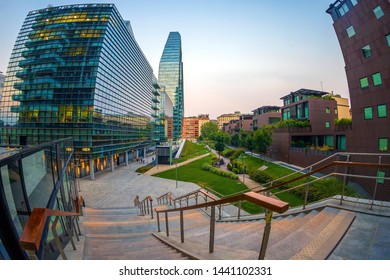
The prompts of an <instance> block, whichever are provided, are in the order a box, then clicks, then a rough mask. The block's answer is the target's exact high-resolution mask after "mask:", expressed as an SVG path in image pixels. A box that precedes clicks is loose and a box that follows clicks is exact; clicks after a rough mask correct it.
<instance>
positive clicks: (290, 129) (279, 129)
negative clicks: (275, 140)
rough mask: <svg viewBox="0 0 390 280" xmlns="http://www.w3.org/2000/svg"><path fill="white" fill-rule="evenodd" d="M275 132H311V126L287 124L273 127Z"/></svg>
mask: <svg viewBox="0 0 390 280" xmlns="http://www.w3.org/2000/svg"><path fill="white" fill-rule="evenodd" d="M273 132H274V133H286V132H288V133H295V132H311V126H303V127H299V126H285V127H277V128H274V129H273Z"/></svg>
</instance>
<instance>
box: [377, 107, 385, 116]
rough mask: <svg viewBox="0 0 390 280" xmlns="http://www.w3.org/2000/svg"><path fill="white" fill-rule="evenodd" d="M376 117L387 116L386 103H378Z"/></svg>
mask: <svg viewBox="0 0 390 280" xmlns="http://www.w3.org/2000/svg"><path fill="white" fill-rule="evenodd" d="M377 109H378V118H386V117H387V109H386V104H382V105H378V107H377Z"/></svg>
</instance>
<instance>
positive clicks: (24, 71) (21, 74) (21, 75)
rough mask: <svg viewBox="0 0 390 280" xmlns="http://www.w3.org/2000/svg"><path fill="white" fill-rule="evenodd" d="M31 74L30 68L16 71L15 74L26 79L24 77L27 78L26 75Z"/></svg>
mask: <svg viewBox="0 0 390 280" xmlns="http://www.w3.org/2000/svg"><path fill="white" fill-rule="evenodd" d="M30 75H31V71H29V70H22V71H18V72H16V74H15V76H16V77H17V78H19V79H24V78H26V77H28V76H30Z"/></svg>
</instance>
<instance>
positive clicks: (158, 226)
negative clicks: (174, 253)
mask: <svg viewBox="0 0 390 280" xmlns="http://www.w3.org/2000/svg"><path fill="white" fill-rule="evenodd" d="M156 216H157V232H161V228H160V212H157V211H156Z"/></svg>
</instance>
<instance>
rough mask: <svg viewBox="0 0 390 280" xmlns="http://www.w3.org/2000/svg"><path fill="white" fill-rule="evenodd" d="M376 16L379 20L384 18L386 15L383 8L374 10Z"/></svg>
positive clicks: (379, 7)
mask: <svg viewBox="0 0 390 280" xmlns="http://www.w3.org/2000/svg"><path fill="white" fill-rule="evenodd" d="M372 11H373V12H374V14H375V16H376V18H377V19H380V18H381V17H383V16H384V15H385V14H384V13H383V11H382V8H381V6H377V7H376V8H375V9H374V10H372Z"/></svg>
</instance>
